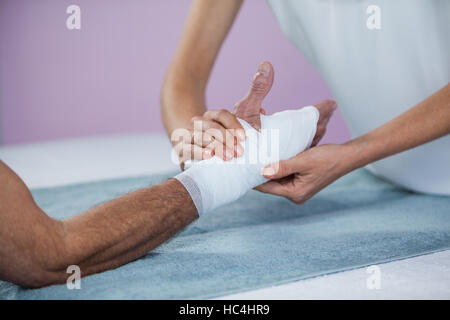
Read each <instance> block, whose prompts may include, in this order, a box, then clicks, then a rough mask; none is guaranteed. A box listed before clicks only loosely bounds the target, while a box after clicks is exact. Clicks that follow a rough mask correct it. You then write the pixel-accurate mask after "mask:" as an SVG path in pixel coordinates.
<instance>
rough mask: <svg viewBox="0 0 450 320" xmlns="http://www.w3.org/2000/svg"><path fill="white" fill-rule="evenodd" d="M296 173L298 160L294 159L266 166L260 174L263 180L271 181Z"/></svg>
mask: <svg viewBox="0 0 450 320" xmlns="http://www.w3.org/2000/svg"><path fill="white" fill-rule="evenodd" d="M298 171H299V159H298V158H297V157H294V158H291V159H289V160H286V161H280V162H275V163H272V164H271V165H268V166H267V167H265V168H264V169H263V170H262V174H263V176H264V177H265V178H267V179H270V180H273V179H281V178H284V177H287V176H290V175H291V174H293V173H297V172H298Z"/></svg>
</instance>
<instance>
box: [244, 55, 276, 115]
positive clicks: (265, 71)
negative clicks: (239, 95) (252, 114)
mask: <svg viewBox="0 0 450 320" xmlns="http://www.w3.org/2000/svg"><path fill="white" fill-rule="evenodd" d="M274 75H275V72H274V70H273V66H272V64H271V63H270V62H268V61H264V62H263V63H261V64H260V65H259V67H258V71H257V73H256V74H255V76H254V77H253V81H252V85H251V87H250V91H249V92H248V94H247V96H246V98H244V100H247V102H248V103H249V104H251V105H253V106H254V107H255V108H257V110H258V109H259V107H260V106H261V104H262V102H263V100H264V98H265V97H266V96H267V94H268V93H269V91H270V89H271V88H272V85H273V80H274Z"/></svg>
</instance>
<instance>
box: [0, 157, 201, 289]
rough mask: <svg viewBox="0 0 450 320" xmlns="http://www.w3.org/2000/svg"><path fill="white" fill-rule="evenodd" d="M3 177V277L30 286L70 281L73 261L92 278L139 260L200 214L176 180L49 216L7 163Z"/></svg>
mask: <svg viewBox="0 0 450 320" xmlns="http://www.w3.org/2000/svg"><path fill="white" fill-rule="evenodd" d="M0 181H2V184H1V185H0V221H1V223H0V280H6V281H11V282H14V283H17V284H20V285H22V286H26V287H40V286H44V285H49V284H53V283H64V282H65V281H66V279H67V277H68V274H67V273H66V270H67V267H68V266H69V265H78V266H79V267H80V269H81V273H82V275H83V276H86V275H89V274H92V273H97V272H100V271H104V270H107V269H111V268H115V267H117V266H120V265H122V264H124V263H127V262H129V261H132V260H135V259H137V258H139V257H140V256H142V255H144V254H145V253H146V252H148V251H149V250H151V249H153V248H155V247H156V246H158V245H159V244H161V243H162V242H164V241H165V240H167V239H168V238H170V237H171V236H172V235H174V234H175V233H177V232H178V231H180V230H181V229H183V228H184V227H185V226H186V225H188V224H189V223H190V222H192V221H193V220H195V219H196V218H197V217H198V214H197V211H196V209H195V206H194V204H193V202H192V200H191V198H190V196H189V194H188V192H187V191H186V190H185V189H184V187H183V186H182V185H181V184H180V183H179V182H178V181H176V180H175V179H171V180H169V181H167V182H165V183H163V184H160V185H157V186H154V187H148V188H144V189H141V190H138V191H135V192H132V193H129V194H126V195H124V196H121V197H119V198H117V199H114V200H111V201H108V202H106V203H103V204H101V205H99V206H97V207H94V208H92V209H90V210H88V211H86V212H84V213H82V214H80V215H78V216H75V217H72V218H69V219H67V220H65V221H59V220H55V219H52V218H50V217H48V216H47V215H46V214H45V213H44V212H43V211H42V210H41V209H40V208H39V207H38V206H37V205H36V203H35V202H34V200H33V198H32V196H31V193H30V192H29V191H28V188H27V187H26V186H25V184H24V183H23V182H22V180H21V179H20V178H19V177H18V176H17V175H16V174H15V173H14V172H13V171H12V170H11V169H9V168H8V167H7V166H6V165H5V164H4V163H3V162H1V161H0ZM73 200H74V201H76V199H73Z"/></svg>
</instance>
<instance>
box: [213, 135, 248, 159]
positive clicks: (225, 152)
mask: <svg viewBox="0 0 450 320" xmlns="http://www.w3.org/2000/svg"><path fill="white" fill-rule="evenodd" d="M206 148H207V149H209V150H211V151H212V154H213V155H215V156H217V157H219V158H221V159H222V160H224V161H229V160H231V159H233V158H234V156H235V154H236V153H235V150H234V149H229V148H226V147H225V146H224V145H223V144H222V143H221V142H220V141H217V140H215V141H213V142H212V143H211V144H210V145H208V146H207V147H206ZM241 148H242V147H241ZM242 150H243V149H242ZM241 153H243V151H241Z"/></svg>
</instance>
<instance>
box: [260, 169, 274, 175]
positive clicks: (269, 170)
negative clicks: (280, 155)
mask: <svg viewBox="0 0 450 320" xmlns="http://www.w3.org/2000/svg"><path fill="white" fill-rule="evenodd" d="M262 174H263V176H265V177H271V176H273V175H274V174H275V170H274V169H273V168H272V167H265V168H264V169H263V171H262Z"/></svg>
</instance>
